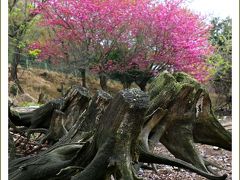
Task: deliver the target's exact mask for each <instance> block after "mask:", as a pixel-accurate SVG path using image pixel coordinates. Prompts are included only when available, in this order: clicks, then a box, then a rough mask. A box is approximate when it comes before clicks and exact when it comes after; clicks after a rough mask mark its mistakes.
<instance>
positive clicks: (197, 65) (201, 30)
mask: <svg viewBox="0 0 240 180" xmlns="http://www.w3.org/2000/svg"><path fill="white" fill-rule="evenodd" d="M37 12H38V13H40V14H42V17H43V21H42V23H41V25H42V26H47V27H49V28H52V29H53V30H54V36H53V37H52V38H51V39H49V40H47V41H46V42H44V43H43V44H41V47H42V48H43V49H42V51H41V52H42V53H41V55H40V56H39V57H40V58H42V59H45V58H46V57H49V56H51V59H53V60H54V59H55V60H60V61H62V60H63V59H64V60H66V61H71V62H77V64H78V66H81V67H82V68H83V69H86V68H89V67H92V68H91V69H92V70H95V72H97V73H99V74H100V80H101V81H104V78H103V77H104V75H105V74H113V73H116V72H117V73H118V74H119V75H120V76H124V77H127V76H126V75H129V74H130V76H132V73H131V72H133V71H134V72H136V71H137V72H138V74H139V72H140V74H141V75H142V74H145V75H147V77H148V78H143V77H142V76H135V79H134V78H133V80H132V81H136V82H139V83H138V84H142V87H141V88H142V89H144V88H145V86H146V83H147V81H148V80H149V79H150V78H151V77H153V76H155V75H156V74H157V73H159V72H160V71H162V70H166V69H171V70H172V71H184V72H187V73H189V74H191V75H193V76H194V77H195V78H196V79H198V80H200V81H204V80H205V79H206V78H207V76H208V66H207V64H206V63H205V58H206V56H208V55H209V54H210V53H211V51H212V47H211V45H210V44H209V42H208V32H209V28H210V27H209V26H207V25H206V24H205V23H204V19H203V18H202V17H201V16H199V15H197V14H194V13H192V12H191V11H190V10H188V9H186V8H184V2H183V1H182V0H174V1H170V0H166V1H164V2H155V1H151V0H139V1H131V0H126V1H120V0H106V1H99V0H82V1H81V2H80V1H75V0H68V1H62V0H48V1H46V2H44V3H39V4H38V11H37ZM54 44H56V45H54ZM54 49H55V50H54ZM116 52H118V53H119V52H121V53H120V54H118V55H117V54H116ZM114 53H115V55H117V56H118V58H116V57H115V59H114V56H112V55H113V54H114ZM120 57H121V58H120ZM137 77H139V78H137ZM127 78H129V77H127ZM123 79H126V78H123ZM143 79H144V82H142V80H143ZM139 80H140V81H139ZM101 84H102V87H103V89H104V87H105V85H104V84H106V82H105V83H101Z"/></svg>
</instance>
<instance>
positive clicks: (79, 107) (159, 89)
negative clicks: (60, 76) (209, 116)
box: [9, 73, 226, 180]
mask: <svg viewBox="0 0 240 180" xmlns="http://www.w3.org/2000/svg"><path fill="white" fill-rule="evenodd" d="M196 84H197V83H196ZM197 85H198V86H194V85H191V84H188V83H182V82H180V80H179V79H178V80H176V78H175V77H174V76H172V75H170V74H168V73H165V74H163V75H161V76H159V77H158V78H157V79H156V82H154V83H153V84H152V90H151V91H150V105H149V97H148V95H147V94H146V93H144V92H142V91H141V90H138V89H130V90H123V91H120V92H119V93H118V94H117V95H116V96H115V97H114V98H112V97H111V96H110V95H109V94H108V93H106V92H104V91H98V92H97V93H96V95H95V96H94V97H93V98H91V97H90V95H89V92H88V91H87V90H86V89H85V88H82V87H73V88H71V89H70V90H69V91H68V92H67V93H66V95H65V97H64V98H63V99H62V100H61V101H60V102H61V103H55V104H52V105H51V106H50V105H48V104H46V105H44V106H42V107H40V108H39V109H37V110H35V111H33V112H32V113H31V115H30V118H29V122H30V125H29V127H30V128H31V127H34V128H37V129H38V128H42V127H45V128H47V129H48V134H47V135H46V137H45V140H48V141H49V142H50V141H51V142H52V143H53V145H52V146H51V147H50V148H49V149H48V150H45V151H43V152H41V153H39V154H37V155H34V156H27V157H23V158H18V159H14V160H12V161H11V162H10V163H9V178H10V179H14V180H20V179H21V180H22V179H24V180H28V179H29V180H30V179H81V180H84V179H86V180H91V179H92V180H97V179H112V178H114V179H129V180H133V179H138V177H137V175H136V170H135V169H134V168H133V166H134V165H137V164H139V163H140V162H143V163H144V162H147V163H158V164H160V163H162V164H167V165H172V166H177V167H181V168H184V169H188V170H190V171H193V172H196V173H198V174H200V175H202V176H204V177H207V178H209V179H225V178H226V175H223V176H216V175H213V174H211V173H209V172H208V170H207V169H206V167H205V164H204V162H203V161H202V159H201V157H200V156H199V155H198V153H197V152H196V151H195V149H194V144H193V141H194V140H196V138H195V136H197V134H195V135H194V133H193V130H194V128H195V125H196V118H197V116H196V112H195V110H196V105H197V103H199V99H200V97H202V94H203V92H204V91H203V90H202V88H200V87H201V86H200V85H199V84H197ZM196 87H199V89H196ZM53 102H55V101H53ZM57 102H59V101H57ZM47 105H48V107H47ZM46 107H47V108H46ZM43 112H44V113H43ZM34 114H35V115H39V114H40V115H41V116H40V117H39V116H38V117H35V115H34ZM198 115H200V114H198ZM20 117H21V116H20ZM42 117H45V118H42ZM198 117H200V116H198ZM20 119H21V118H20ZM22 119H24V118H22ZM37 121H39V122H37ZM172 128H175V129H172ZM173 131H176V132H173ZM179 135H181V136H182V139H181V138H179V141H178V142H174V141H173V139H174V138H176V137H175V136H179ZM159 140H160V141H161V142H163V143H164V145H165V146H166V147H167V148H168V149H169V151H170V152H172V153H173V154H174V155H175V156H176V157H179V158H180V159H182V160H180V159H173V158H169V157H164V156H162V155H155V154H153V153H152V152H151V150H152V147H153V146H154V144H155V143H157V142H158V141H159ZM198 140H199V141H200V138H199V139H198ZM181 141H183V142H182V143H181ZM149 142H150V143H149ZM174 143H175V145H174ZM181 148H189V151H188V152H187V153H186V152H185V151H182V150H181ZM185 155H186V156H190V157H192V158H195V159H194V161H193V160H190V159H189V158H187V157H185ZM183 160H184V161H183ZM189 162H190V163H191V164H190V163H189Z"/></svg>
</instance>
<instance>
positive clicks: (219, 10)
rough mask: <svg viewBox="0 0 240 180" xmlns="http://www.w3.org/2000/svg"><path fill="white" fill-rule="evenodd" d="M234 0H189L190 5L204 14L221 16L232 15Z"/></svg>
mask: <svg viewBox="0 0 240 180" xmlns="http://www.w3.org/2000/svg"><path fill="white" fill-rule="evenodd" d="M233 3H234V0H189V3H188V7H189V8H190V9H192V10H193V11H196V12H200V13H201V14H203V15H207V16H214V17H220V18H226V17H227V16H230V17H232V16H233V15H234V14H233V10H234V4H233Z"/></svg>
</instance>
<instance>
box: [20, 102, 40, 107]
mask: <svg viewBox="0 0 240 180" xmlns="http://www.w3.org/2000/svg"><path fill="white" fill-rule="evenodd" d="M42 105H43V104H40V103H35V102H21V103H19V105H18V106H21V107H29V106H42Z"/></svg>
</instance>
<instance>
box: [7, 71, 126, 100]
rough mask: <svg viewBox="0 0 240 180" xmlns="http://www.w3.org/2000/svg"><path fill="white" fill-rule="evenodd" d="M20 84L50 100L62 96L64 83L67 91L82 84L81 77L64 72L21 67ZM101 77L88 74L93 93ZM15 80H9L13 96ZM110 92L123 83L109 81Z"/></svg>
mask: <svg viewBox="0 0 240 180" xmlns="http://www.w3.org/2000/svg"><path fill="white" fill-rule="evenodd" d="M18 76H19V80H20V85H21V86H22V88H23V89H24V91H25V93H27V94H29V95H30V96H31V97H33V98H34V99H36V100H37V99H38V97H39V94H40V93H41V92H42V93H44V94H45V95H46V97H47V99H48V100H51V99H55V98H58V97H61V92H59V91H58V89H60V88H61V84H63V89H64V91H66V90H67V89H69V88H70V87H71V86H73V85H78V84H79V85H80V84H81V77H75V76H73V75H70V74H69V75H68V74H63V73H59V72H54V71H47V70H44V69H35V68H30V69H22V68H20V69H19V72H18ZM99 84H100V83H99V79H98V78H97V77H96V76H87V88H88V89H89V90H90V92H91V94H94V93H95V92H96V91H97V90H98V89H101V87H100V85H99ZM12 86H13V82H9V95H10V96H11V97H12V96H13V94H12V93H11V89H12ZM108 87H109V93H111V94H114V93H116V92H117V91H119V90H120V89H121V88H122V85H121V84H120V83H118V82H116V81H112V80H109V81H108Z"/></svg>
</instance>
